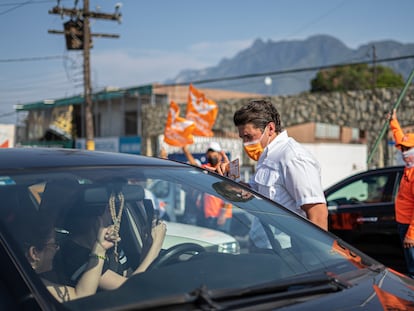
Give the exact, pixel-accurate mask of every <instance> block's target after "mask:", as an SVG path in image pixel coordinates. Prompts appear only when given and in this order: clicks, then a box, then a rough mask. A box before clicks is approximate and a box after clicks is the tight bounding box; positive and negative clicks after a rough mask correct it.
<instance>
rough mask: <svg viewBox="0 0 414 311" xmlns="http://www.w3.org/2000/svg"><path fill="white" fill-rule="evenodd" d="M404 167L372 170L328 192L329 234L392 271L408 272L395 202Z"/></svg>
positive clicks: (353, 176)
mask: <svg viewBox="0 0 414 311" xmlns="http://www.w3.org/2000/svg"><path fill="white" fill-rule="evenodd" d="M403 170H404V166H392V167H384V168H379V169H370V170H367V171H364V172H361V173H358V174H355V175H352V176H350V177H348V178H345V179H343V180H341V181H340V182H338V183H336V184H334V185H333V186H331V187H329V188H328V189H326V190H325V196H326V200H327V203H328V209H329V230H330V231H331V232H333V233H335V234H336V235H338V236H339V237H341V238H343V239H344V240H345V241H347V242H349V243H351V244H352V245H354V246H356V247H357V248H359V249H360V250H362V251H363V252H365V253H366V254H368V255H370V256H372V257H374V258H376V259H378V260H379V261H381V262H383V263H384V264H386V265H387V266H389V267H392V268H394V269H397V270H398V271H401V272H406V266H405V263H404V255H403V252H402V247H401V243H400V239H399V235H398V231H397V224H396V222H395V208H394V200H395V196H396V194H397V191H398V187H399V184H400V180H401V177H402V176H403Z"/></svg>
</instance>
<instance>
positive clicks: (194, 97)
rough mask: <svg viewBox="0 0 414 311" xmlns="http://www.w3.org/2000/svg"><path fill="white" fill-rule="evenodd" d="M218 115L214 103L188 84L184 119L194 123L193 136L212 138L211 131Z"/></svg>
mask: <svg viewBox="0 0 414 311" xmlns="http://www.w3.org/2000/svg"><path fill="white" fill-rule="evenodd" d="M217 113H218V106H217V104H216V102H215V101H213V100H211V99H207V98H206V97H205V96H204V94H203V93H202V92H200V91H199V90H197V89H196V88H195V87H193V85H192V84H190V89H189V92H188V102H187V112H186V116H185V117H186V119H187V120H191V121H194V123H195V126H196V127H195V129H194V135H197V136H208V137H211V136H214V133H213V131H212V128H213V125H214V122H216V117H217Z"/></svg>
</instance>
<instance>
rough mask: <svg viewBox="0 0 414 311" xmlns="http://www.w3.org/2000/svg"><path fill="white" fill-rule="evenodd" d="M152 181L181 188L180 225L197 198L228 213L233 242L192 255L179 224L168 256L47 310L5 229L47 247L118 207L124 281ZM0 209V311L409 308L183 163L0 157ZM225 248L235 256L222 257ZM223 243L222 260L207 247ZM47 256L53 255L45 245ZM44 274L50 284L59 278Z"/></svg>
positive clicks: (33, 152)
mask: <svg viewBox="0 0 414 311" xmlns="http://www.w3.org/2000/svg"><path fill="white" fill-rule="evenodd" d="M154 180H164V181H166V182H168V183H175V184H177V185H180V186H181V189H182V190H183V191H184V192H185V197H186V198H187V199H186V201H185V202H186V203H185V206H184V208H185V210H184V212H183V213H184V214H185V213H186V212H188V210H189V211H190V210H191V211H192V210H193V208H194V206H193V203H194V202H193V201H192V200H191V198H193V197H194V196H193V195H194V194H195V193H197V192H199V193H208V194H209V195H212V196H216V197H218V198H220V199H222V200H225V201H227V202H230V203H231V204H232V209H233V211H234V213H233V217H232V222H233V223H235V224H237V225H236V226H234V228H237V230H234V228H233V230H230V232H226V233H225V234H224V235H219V234H217V232H216V231H215V230H212V232H211V233H214V238H212V239H211V240H210V243H209V245H201V244H202V243H201V241H204V242H205V241H206V240H207V237H206V236H205V234H206V231H204V230H202V229H205V228H200V226H199V225H198V224H197V223H196V224H191V225H190V226H189V227H186V229H187V230H188V231H187V230H183V231H180V230H176V229H179V228H180V219H177V220H176V226H178V227H176V228H175V229H174V225H173V226H171V221H170V222H167V232H168V231H169V228H170V229H171V231H172V233H173V234H172V235H171V236H174V241H173V244H171V245H167V243H166V244H165V245H164V248H163V249H162V250H161V252H160V254H159V256H158V258H157V259H156V260H155V261H154V262H153V263H152V264H151V266H150V267H149V268H148V269H147V270H146V271H145V272H142V273H139V274H137V275H133V276H131V277H129V278H128V280H127V281H126V282H125V283H124V284H123V285H122V286H120V287H119V288H117V289H113V290H107V291H105V290H98V291H97V292H96V293H95V294H92V295H89V296H87V297H83V298H79V299H72V300H70V299H65V300H64V302H62V303H59V302H58V301H57V300H55V299H54V298H53V296H52V295H51V294H50V292H49V291H48V289H47V288H46V287H45V285H44V283H43V278H44V277H45V275H44V274H42V276H40V275H38V274H37V273H36V272H35V270H34V269H33V268H32V266H31V265H30V264H29V261H28V260H27V258H26V257H25V255H26V254H25V253H24V251H23V244H24V243H23V242H24V241H21V240H19V238H20V233H21V232H20V231H19V230H17V228H21V230H25V229H24V226H23V227H20V226H16V224H17V223H20V224H22V223H23V224H26V225H29V224H32V223H33V222H34V221H38V220H39V219H41V221H40V222H39V224H40V223H43V221H46V220H48V221H53V223H54V224H55V227H56V234H57V238H58V241H59V242H60V243H65V241H67V240H68V239H69V238H70V236H71V234H72V233H73V231H72V232H71V230H72V229H70V228H69V227H68V225H70V224H71V223H72V222H73V221H75V219H76V220H77V221H79V220H82V219H83V217H86V215H89V216H91V217H100V215H102V213H105V212H106V211H107V209H108V207H107V206H108V205H110V207H111V208H110V209H115V210H116V211H118V213H119V208H120V206H121V205H122V206H124V208H123V210H122V213H121V214H120V215H122V217H121V218H118V219H121V223H120V224H119V225H120V231H119V232H120V235H121V241H120V242H119V244H120V245H118V246H119V247H120V248H122V250H123V251H124V252H125V256H126V257H127V258H128V260H127V262H128V264H130V265H131V268H132V269H134V268H135V267H136V266H137V265H138V264H139V262H140V261H139V260H140V254H142V252H143V250H144V249H147V248H148V244H150V243H151V239H148V232H149V230H151V226H152V224H153V222H154V220H156V219H157V217H158V212H157V206H155V207H154V204H153V201H152V200H150V199H148V198H147V197H146V195H145V191H144V190H145V188H146V187H147V185H150V184H152V182H153V181H154ZM113 195H116V197H117V198H118V201H116V200H115V199H114V196H113ZM121 198H122V199H121ZM0 202H1V208H0V262H1V263H2V265H1V277H0V288H1V295H0V309H2V310H114V309H116V310H149V309H151V310H155V309H156V310H183V309H184V310H207V309H208V310H216V309H221V310H235V309H237V310H240V309H245V310H275V309H279V308H280V309H283V310H345V309H346V310H383V309H388V308H389V306H390V305H392V307H393V308H399V309H401V310H402V309H409V308H412V307H413V305H414V298H413V288H414V280H412V279H410V278H408V277H406V276H404V275H403V274H401V273H398V272H397V271H394V270H391V269H389V268H387V267H386V266H384V265H383V264H381V263H380V262H378V261H377V260H375V259H373V258H371V257H369V256H368V255H366V254H364V253H363V252H361V251H360V250H358V249H357V248H355V247H353V246H351V245H350V244H349V243H347V242H345V241H344V240H342V239H340V238H338V237H337V236H335V235H334V234H332V233H330V232H327V231H324V230H322V229H321V228H319V227H317V226H315V225H314V224H313V223H311V222H309V221H308V220H306V219H304V218H302V217H300V216H298V215H297V214H296V213H294V212H291V211H290V210H288V209H286V208H284V207H283V206H280V205H278V204H276V203H275V202H273V201H271V200H268V199H267V198H265V197H263V196H261V195H259V194H258V193H255V192H253V191H252V190H250V189H249V188H247V187H244V186H243V185H240V184H238V183H236V182H235V181H232V180H230V179H227V178H225V177H222V176H219V175H217V174H214V173H212V172H210V171H207V170H203V169H202V168H199V167H194V166H190V165H187V164H183V163H178V162H173V161H169V160H165V159H159V158H152V157H144V156H136V155H128V154H116V153H104V152H98V151H82V150H69V149H41V148H27V149H26V148H16V149H1V150H0ZM173 208H174V207H173ZM183 219H187V218H185V217H183ZM183 224H184V223H183ZM187 225H188V223H187ZM168 226H170V227H168ZM181 228H183V227H181ZM253 233H254V234H253ZM190 236H191V239H192V241H189V237H190ZM229 236H231V238H230V239H229ZM181 238H182V240H181ZM234 240H236V241H237V242H238V244H239V249H238V250H237V251H232V252H228V251H225V250H226V249H227V250H228V245H229V244H228V243H232V242H233V241H234ZM80 242H82V241H80ZM223 243H224V245H227V246H226V247H225V248H224V249H223V248H222V247H220V246H217V247H216V246H214V245H223ZM51 246H53V247H54V249H55V251H57V253H59V250H58V247H57V245H56V243H53V245H51ZM54 270H55V271H54V273H55V274H56V275H57V276H59V275H60V274H61V273H62V271H60V270H59V266H57V267H56V266H55V269H54ZM57 280H61V282H64V278H57ZM61 284H62V285H65V284H66V283H61ZM63 294H64V293H63ZM62 297H67V296H62Z"/></svg>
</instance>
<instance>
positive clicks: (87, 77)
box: [48, 0, 121, 150]
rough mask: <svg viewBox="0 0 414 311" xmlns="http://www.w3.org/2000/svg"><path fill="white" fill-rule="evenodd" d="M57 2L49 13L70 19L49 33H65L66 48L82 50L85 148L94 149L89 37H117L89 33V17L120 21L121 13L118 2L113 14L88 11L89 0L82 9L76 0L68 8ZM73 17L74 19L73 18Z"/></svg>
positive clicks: (86, 0) (85, 0)
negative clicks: (73, 5)
mask: <svg viewBox="0 0 414 311" xmlns="http://www.w3.org/2000/svg"><path fill="white" fill-rule="evenodd" d="M59 2H60V1H59V0H58V4H57V5H56V6H55V7H53V8H52V10H50V11H49V14H58V15H61V16H62V18H63V16H64V15H68V16H70V17H71V20H70V21H68V22H66V23H65V24H64V28H65V31H58V30H49V31H48V32H49V33H54V34H65V36H66V46H67V49H68V50H83V79H84V82H83V83H84V98H85V105H84V114H85V131H86V133H85V134H86V135H85V136H86V149H87V150H95V141H94V136H95V135H94V120H93V101H92V87H91V68H90V67H91V66H90V49H91V47H92V46H91V42H92V40H91V37H106V38H119V36H118V35H113V34H91V30H90V22H89V20H90V18H95V19H106V20H116V21H118V22H120V21H121V13H120V12H119V9H120V4H117V5H116V6H115V13H114V14H107V13H100V12H91V11H89V0H83V9H77V8H76V6H77V2H78V1H77V0H75V7H74V8H73V9H68V8H64V7H60V6H59ZM74 19H75V20H74Z"/></svg>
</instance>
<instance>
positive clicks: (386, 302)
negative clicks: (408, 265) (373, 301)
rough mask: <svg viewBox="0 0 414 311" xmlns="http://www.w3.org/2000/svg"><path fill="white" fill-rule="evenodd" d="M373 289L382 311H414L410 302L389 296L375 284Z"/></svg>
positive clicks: (413, 304) (413, 306)
mask: <svg viewBox="0 0 414 311" xmlns="http://www.w3.org/2000/svg"><path fill="white" fill-rule="evenodd" d="M373 287H374V290H375V293H376V294H377V297H378V299H379V301H380V302H381V305H382V307H383V310H411V311H412V310H414V303H413V302H412V301H409V300H406V299H403V298H400V297H398V296H396V295H394V294H391V293H389V292H387V291H385V290H383V289H381V288H379V287H378V286H377V285H375V284H374V285H373Z"/></svg>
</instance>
